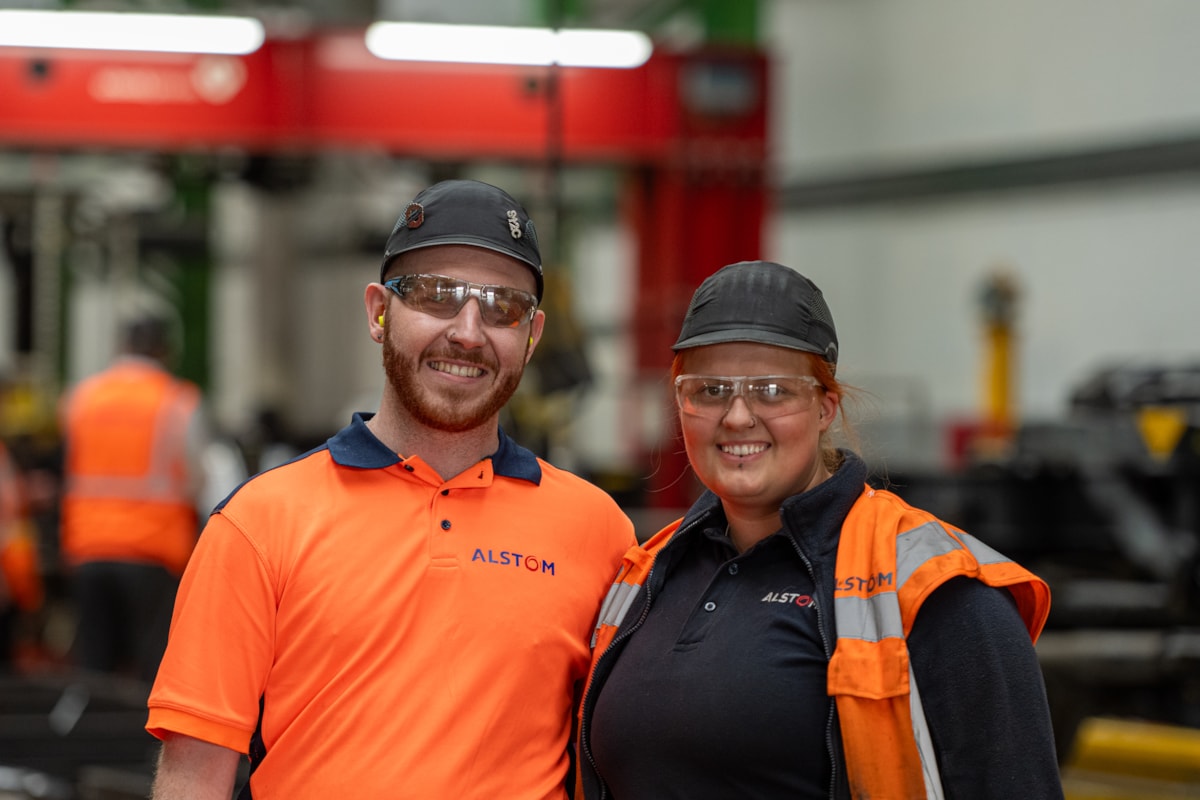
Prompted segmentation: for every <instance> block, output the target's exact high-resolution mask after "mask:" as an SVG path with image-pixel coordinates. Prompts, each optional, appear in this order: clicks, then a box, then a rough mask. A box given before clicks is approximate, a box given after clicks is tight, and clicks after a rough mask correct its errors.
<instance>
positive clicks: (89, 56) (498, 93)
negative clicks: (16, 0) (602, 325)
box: [0, 29, 768, 507]
mask: <svg viewBox="0 0 1200 800" xmlns="http://www.w3.org/2000/svg"><path fill="white" fill-rule="evenodd" d="M364 33H365V30H364V29H340V30H326V31H320V30H317V31H311V32H309V33H305V34H302V35H297V36H286V37H278V36H272V35H271V34H270V33H268V36H267V39H266V42H265V43H264V45H263V46H262V47H261V48H260V49H258V50H256V51H255V52H253V53H250V54H249V55H244V56H224V55H220V56H218V55H194V54H178V53H144V52H126V51H96V50H52V49H48V48H24V47H0V147H6V146H7V147H14V148H23V149H34V150H36V149H48V150H63V149H76V148H114V149H120V148H139V149H154V150H158V151H163V152H172V151H193V150H205V149H213V148H224V147H233V148H239V149H243V150H247V151H251V152H255V153H259V154H272V153H280V154H297V153H303V152H315V151H317V150H320V149H330V148H333V149H352V148H358V147H371V148H374V149H384V150H387V151H389V152H392V153H395V154H398V155H406V156H415V157H421V158H425V159H429V160H434V161H436V160H473V159H508V160H528V161H530V162H534V163H536V162H541V161H544V160H545V159H546V158H547V154H548V153H552V154H553V157H554V158H555V159H556V160H558V161H559V162H560V163H587V162H590V163H600V164H610V165H613V166H617V167H620V168H622V169H623V170H625V174H626V176H627V179H626V180H625V182H624V184H625V187H626V188H625V190H624V191H625V194H624V197H623V198H622V206H623V208H622V210H621V213H622V214H623V215H624V216H625V221H626V223H627V224H628V226H629V228H630V229H631V230H632V231H634V232H635V235H636V241H637V249H636V252H637V264H636V274H637V276H638V277H637V296H636V298H635V299H634V302H635V308H636V312H635V326H636V327H635V333H636V342H637V345H636V351H637V364H638V369H639V371H640V372H642V373H643V374H647V375H655V376H658V375H661V374H662V373H663V372H664V371H665V369H666V367H667V364H668V362H669V358H670V345H671V343H672V342H673V341H674V336H675V334H676V332H677V331H678V326H679V322H680V319H681V318H682V314H683V310H684V309H685V308H686V305H687V302H688V300H689V299H690V297H691V293H692V291H693V289H694V288H695V287H696V286H697V285H698V284H699V283H700V281H701V280H703V279H704V278H705V277H706V276H708V275H709V274H711V273H712V272H713V271H715V270H716V269H717V268H719V267H720V266H722V265H724V264H727V263H730V262H733V261H739V260H744V259H754V258H759V257H760V251H761V236H762V223H763V218H764V214H765V212H766V203H767V196H766V187H765V184H764V166H765V162H766V157H767V141H766V139H767V106H768V86H767V77H768V76H767V61H766V58H765V56H764V55H763V54H762V53H761V52H759V51H757V50H739V49H703V50H699V51H694V52H663V51H661V50H658V51H656V52H655V53H654V54H653V55H652V56H651V57H650V59H649V60H648V61H647V62H646V63H645V64H643V65H642V66H640V67H636V68H633V69H606V68H584V67H563V66H554V67H523V66H498V65H474V64H471V65H468V64H451V63H429V62H409V61H385V60H382V59H379V58H377V57H375V56H374V55H372V54H371V53H370V52H369V51H368V50H367V48H366V46H365V44H364ZM551 87H552V90H551ZM552 115H554V116H552ZM668 435H671V434H668ZM679 450H681V448H677V447H673V446H664V447H662V448H661V449H660V452H659V453H657V454H656V456H655V457H656V458H657V459H658V468H657V469H656V470H655V471H654V472H655V474H656V475H658V476H662V477H661V483H662V485H661V486H651V487H649V488H651V489H652V490H654V491H651V492H650V493H649V496H650V497H651V498H652V500H651V503H652V504H653V505H655V506H660V507H678V506H684V505H687V504H688V502H689V499H690V498H688V497H687V496H686V495H687V492H688V488H687V486H686V485H685V483H684V482H682V481H679V480H677V479H678V478H679V476H680V475H681V474H683V472H684V465H685V464H686V462H684V461H683V460H682V459H683V456H682V454H681V453H677V451H679Z"/></svg>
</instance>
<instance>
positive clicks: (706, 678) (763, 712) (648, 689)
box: [591, 528, 832, 800]
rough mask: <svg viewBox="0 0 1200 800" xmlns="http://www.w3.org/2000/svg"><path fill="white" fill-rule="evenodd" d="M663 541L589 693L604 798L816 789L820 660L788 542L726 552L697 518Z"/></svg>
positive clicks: (821, 777)
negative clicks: (646, 593)
mask: <svg viewBox="0 0 1200 800" xmlns="http://www.w3.org/2000/svg"><path fill="white" fill-rule="evenodd" d="M675 546H680V547H683V548H684V552H682V553H680V554H679V557H678V559H675V558H673V559H672V562H673V566H672V568H671V573H670V577H669V579H668V580H666V581H665V582H664V584H663V587H662V590H661V593H659V594H657V595H656V597H655V600H654V604H653V606H652V609H651V612H650V614H649V615H648V617H647V619H646V620H645V622H644V624H643V625H642V627H641V628H640V629H639V630H638V631H637V633H636V634H635V635H634V636H633V637H632V638H631V639H630V640H629V642H628V643H627V644H626V646H625V649H624V650H623V651H622V653H621V657H620V658H618V659H617V660H616V663H615V664H614V665H613V671H612V674H611V675H610V676H609V677H608V679H607V680H606V681H605V684H604V687H603V689H602V690H601V692H600V695H599V697H598V698H597V702H596V707H595V716H594V718H593V724H592V728H591V730H592V735H591V741H592V743H593V750H594V755H595V759H596V763H597V766H598V768H599V773H600V775H601V776H602V777H603V779H604V780H605V782H606V783H607V784H608V786H609V787H610V789H611V790H612V793H613V796H614V797H615V798H617V800H639V798H645V799H646V800H650V799H651V798H653V800H665V799H666V798H687V800H707V798H712V799H713V800H718V799H719V800H727V799H728V798H730V797H737V798H756V797H762V798H767V797H789V798H826V797H827V796H828V794H829V784H830V777H829V776H830V765H829V756H828V747H827V745H826V737H827V736H828V735H829V734H828V732H827V728H828V725H829V722H830V703H831V702H832V701H831V699H830V698H829V696H828V695H827V694H826V665H827V660H826V656H825V651H824V646H823V645H822V643H821V634H820V632H819V629H818V627H817V608H816V602H815V599H814V595H815V592H814V587H813V583H812V578H811V576H810V575H809V572H808V569H807V568H806V567H805V565H804V562H803V561H802V560H801V558H800V556H799V554H798V553H797V552H796V549H795V547H794V546H793V544H792V541H791V540H790V539H789V538H788V537H787V536H786V535H784V534H776V535H774V536H771V537H768V538H767V539H765V540H763V541H762V542H759V543H758V544H757V545H756V546H754V547H753V548H751V549H750V550H748V551H747V552H745V553H743V554H741V555H738V553H737V551H736V550H735V549H734V547H733V545H732V544H731V542H730V541H729V539H728V538H726V537H725V535H724V532H723V531H722V530H720V529H713V528H710V529H708V530H705V531H703V532H696V533H695V534H694V535H689V537H688V541H686V542H684V541H680V542H678V543H677V544H675V545H672V547H675ZM823 613H826V612H823ZM828 613H832V609H830V610H828ZM664 720H669V721H670V723H669V724H664Z"/></svg>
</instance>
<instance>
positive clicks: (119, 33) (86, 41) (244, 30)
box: [0, 9, 266, 55]
mask: <svg viewBox="0 0 1200 800" xmlns="http://www.w3.org/2000/svg"><path fill="white" fill-rule="evenodd" d="M265 36H266V34H265V32H264V30H263V25H262V23H261V22H259V21H258V20H256V19H253V18H250V17H220V16H189V15H185V14H132V13H124V12H113V13H105V12H93V11H21V10H16V9H0V46H5V45H6V46H9V47H53V48H59V49H79V50H138V51H148V52H157V53H219V54H222V55H245V54H247V53H253V52H254V51H255V50H257V49H258V48H259V47H261V46H262V43H263V40H264V38H265Z"/></svg>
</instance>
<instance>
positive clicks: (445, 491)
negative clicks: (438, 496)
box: [442, 489, 450, 497]
mask: <svg viewBox="0 0 1200 800" xmlns="http://www.w3.org/2000/svg"><path fill="white" fill-rule="evenodd" d="M448 494H450V490H449V489H442V497H445V496H446V495H448Z"/></svg>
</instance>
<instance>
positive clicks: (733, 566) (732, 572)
mask: <svg viewBox="0 0 1200 800" xmlns="http://www.w3.org/2000/svg"><path fill="white" fill-rule="evenodd" d="M737 571H738V565H737V564H730V565H729V574H730V575H737Z"/></svg>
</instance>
